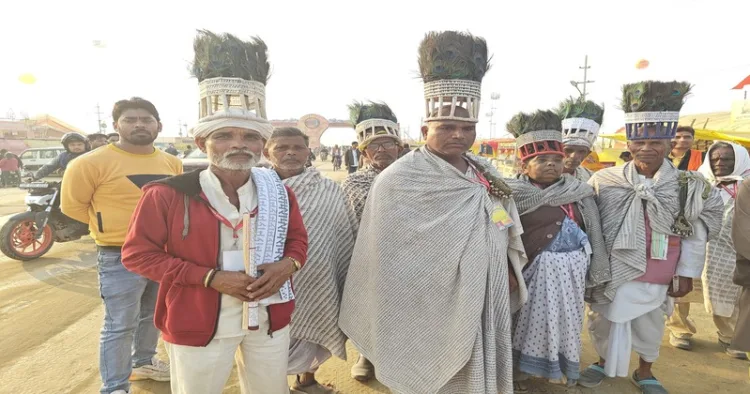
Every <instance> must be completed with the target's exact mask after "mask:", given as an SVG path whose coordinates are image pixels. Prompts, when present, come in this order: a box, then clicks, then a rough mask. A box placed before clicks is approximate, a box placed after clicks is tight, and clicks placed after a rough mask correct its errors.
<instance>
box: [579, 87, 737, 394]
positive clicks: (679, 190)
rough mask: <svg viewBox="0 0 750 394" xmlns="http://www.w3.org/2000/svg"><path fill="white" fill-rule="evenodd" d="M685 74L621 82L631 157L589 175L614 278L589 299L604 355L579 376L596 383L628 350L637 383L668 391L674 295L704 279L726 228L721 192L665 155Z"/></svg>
mask: <svg viewBox="0 0 750 394" xmlns="http://www.w3.org/2000/svg"><path fill="white" fill-rule="evenodd" d="M689 91H690V84H689V83H686V82H655V81H647V82H639V83H635V84H630V85H625V86H624V87H623V99H622V108H623V110H624V111H625V129H626V135H627V138H628V150H630V152H631V153H632V154H633V157H634V159H633V161H632V162H629V163H627V164H625V165H624V166H618V167H611V168H607V169H603V170H601V171H598V172H596V173H595V174H594V175H593V176H592V177H591V179H590V180H589V184H590V185H592V186H593V187H594V193H595V198H596V201H597V204H598V206H599V214H600V215H601V219H602V231H603V234H604V241H605V243H606V247H607V251H608V252H609V253H610V264H611V270H612V280H611V281H610V282H608V283H607V284H605V285H604V286H601V287H600V288H597V289H595V290H594V293H595V294H594V295H595V296H596V295H600V294H599V293H603V295H604V296H606V297H607V298H610V299H612V302H611V303H609V304H593V305H591V310H592V313H591V315H590V317H589V331H590V334H591V337H592V341H593V343H594V346H595V348H596V351H597V353H598V354H599V362H597V363H595V364H593V365H591V366H589V367H588V368H587V369H586V370H585V371H584V372H583V373H582V374H581V378H580V379H579V381H578V383H579V384H580V385H582V386H584V387H597V386H598V385H600V384H601V382H602V381H603V380H604V379H605V378H606V377H615V376H627V375H628V366H629V363H630V354H631V350H635V351H636V352H637V353H638V355H639V356H640V360H639V367H638V369H636V370H635V371H634V372H633V374H632V378H631V380H632V382H633V383H634V384H635V385H636V386H637V387H638V388H640V389H641V392H643V393H646V394H663V393H666V392H667V390H666V389H665V388H664V387H663V386H662V384H661V382H660V381H659V380H657V379H656V377H655V376H654V375H653V373H652V371H651V365H652V364H653V363H654V362H655V361H656V359H657V358H658V357H659V346H660V345H661V339H662V337H663V336H664V320H665V318H664V314H665V313H667V314H671V309H672V301H671V300H669V299H668V296H669V297H675V298H677V297H683V296H685V295H686V294H687V293H689V292H690V291H691V290H692V287H693V285H692V283H693V279H694V278H700V276H701V273H702V272H703V264H704V262H705V260H706V242H707V241H708V240H709V239H712V238H715V237H716V236H717V235H718V233H719V229H720V227H721V217H722V203H721V197H719V193H718V191H716V190H715V189H713V188H712V187H711V185H710V184H709V183H708V182H706V180H705V179H704V178H703V177H702V176H701V175H700V174H698V173H692V172H684V171H679V170H677V169H676V168H675V167H674V165H672V163H671V162H670V161H669V160H667V159H666V154H667V152H668V151H669V148H670V145H671V143H670V140H671V139H672V138H673V137H674V135H675V131H676V129H677V121H678V119H679V111H680V108H682V105H683V101H684V98H685V96H686V95H687V94H688V92H689Z"/></svg>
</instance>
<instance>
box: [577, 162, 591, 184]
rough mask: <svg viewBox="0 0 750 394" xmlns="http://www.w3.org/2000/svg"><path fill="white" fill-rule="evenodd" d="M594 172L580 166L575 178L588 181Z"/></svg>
mask: <svg viewBox="0 0 750 394" xmlns="http://www.w3.org/2000/svg"><path fill="white" fill-rule="evenodd" d="M592 174H594V173H593V172H592V171H591V170H589V169H588V168H585V167H582V166H578V168H576V174H575V178H576V179H578V180H579V181H581V182H588V181H589V179H591V175H592Z"/></svg>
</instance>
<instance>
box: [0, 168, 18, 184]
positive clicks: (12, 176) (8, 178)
mask: <svg viewBox="0 0 750 394" xmlns="http://www.w3.org/2000/svg"><path fill="white" fill-rule="evenodd" d="M0 177H1V178H2V179H1V182H0V186H2V187H18V185H19V184H21V172H20V171H8V173H7V174H5V173H4V174H2V175H0Z"/></svg>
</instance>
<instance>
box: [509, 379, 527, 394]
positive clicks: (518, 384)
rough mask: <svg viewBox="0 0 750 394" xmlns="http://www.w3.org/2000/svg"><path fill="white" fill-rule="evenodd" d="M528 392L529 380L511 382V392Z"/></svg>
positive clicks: (522, 393) (516, 393)
mask: <svg viewBox="0 0 750 394" xmlns="http://www.w3.org/2000/svg"><path fill="white" fill-rule="evenodd" d="M528 392H529V382H528V381H527V380H520V381H519V380H516V381H514V382H513V394H525V393H528Z"/></svg>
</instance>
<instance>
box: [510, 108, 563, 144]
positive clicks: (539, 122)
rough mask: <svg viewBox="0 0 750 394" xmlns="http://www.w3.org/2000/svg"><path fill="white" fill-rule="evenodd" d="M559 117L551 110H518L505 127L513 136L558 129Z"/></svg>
mask: <svg viewBox="0 0 750 394" xmlns="http://www.w3.org/2000/svg"><path fill="white" fill-rule="evenodd" d="M560 122H561V121H560V117H559V116H557V114H556V113H554V112H552V111H549V110H547V111H543V110H539V111H536V112H534V113H531V114H527V113H525V112H520V113H518V114H516V115H515V116H513V117H512V118H511V119H510V121H508V123H507V124H506V125H505V128H506V129H507V130H508V132H509V133H511V134H513V136H514V137H516V138H517V137H519V136H521V135H523V134H526V133H529V132H532V131H539V130H557V131H559V130H560Z"/></svg>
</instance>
